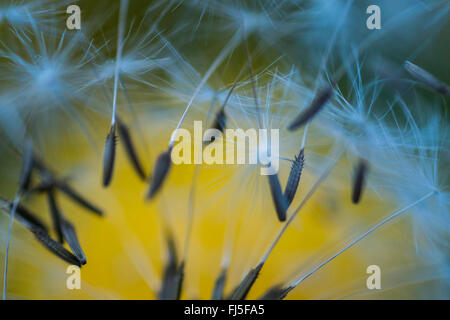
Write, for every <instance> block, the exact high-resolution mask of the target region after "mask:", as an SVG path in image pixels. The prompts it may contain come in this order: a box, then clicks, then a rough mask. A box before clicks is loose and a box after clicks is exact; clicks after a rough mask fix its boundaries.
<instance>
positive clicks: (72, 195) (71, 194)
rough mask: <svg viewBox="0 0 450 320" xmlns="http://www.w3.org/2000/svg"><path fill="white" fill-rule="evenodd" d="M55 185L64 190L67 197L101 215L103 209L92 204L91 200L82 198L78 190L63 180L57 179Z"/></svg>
mask: <svg viewBox="0 0 450 320" xmlns="http://www.w3.org/2000/svg"><path fill="white" fill-rule="evenodd" d="M55 187H56V188H58V189H59V190H61V191H62V192H64V193H65V194H66V195H67V196H68V197H70V198H72V200H74V201H75V202H77V203H78V204H79V205H81V206H83V207H85V208H86V209H88V210H90V211H92V212H94V213H96V214H98V215H103V210H102V209H99V208H98V207H96V206H95V205H93V204H92V203H91V202H89V201H88V200H86V199H85V198H83V197H82V196H81V195H80V194H79V193H78V192H76V191H75V190H74V189H73V188H71V187H70V186H69V185H67V184H66V183H64V182H60V181H58V182H57V183H56V184H55Z"/></svg>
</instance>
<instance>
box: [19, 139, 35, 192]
mask: <svg viewBox="0 0 450 320" xmlns="http://www.w3.org/2000/svg"><path fill="white" fill-rule="evenodd" d="M33 159H34V154H33V144H32V142H31V140H30V139H27V140H26V141H25V145H24V150H23V154H22V169H21V173H20V179H19V190H21V191H22V190H28V187H29V186H30V181H31V173H32V171H33V162H34V160H33Z"/></svg>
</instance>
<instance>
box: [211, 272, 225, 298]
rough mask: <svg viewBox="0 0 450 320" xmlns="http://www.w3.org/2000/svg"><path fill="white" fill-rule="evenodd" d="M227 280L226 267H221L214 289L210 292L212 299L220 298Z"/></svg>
mask: <svg viewBox="0 0 450 320" xmlns="http://www.w3.org/2000/svg"><path fill="white" fill-rule="evenodd" d="M226 280H227V269H226V268H223V269H222V271H221V272H220V274H219V276H218V277H217V279H216V282H215V284H214V289H213V292H212V297H211V299H212V300H222V299H223V290H224V289H225V282H226Z"/></svg>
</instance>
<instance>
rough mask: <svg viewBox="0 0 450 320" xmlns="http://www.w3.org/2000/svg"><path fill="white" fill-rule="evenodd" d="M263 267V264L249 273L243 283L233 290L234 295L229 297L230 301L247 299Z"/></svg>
mask: <svg viewBox="0 0 450 320" xmlns="http://www.w3.org/2000/svg"><path fill="white" fill-rule="evenodd" d="M263 265H264V263H263V262H261V263H259V264H258V265H257V266H256V267H255V268H253V269H252V270H250V271H249V273H247V275H246V276H245V277H244V279H243V280H242V281H241V283H239V285H238V286H237V287H236V289H234V290H233V293H232V294H231V296H230V297H229V299H230V300H244V299H245V298H246V297H247V294H248V293H249V291H250V289H251V288H252V286H253V284H254V283H255V281H256V278H258V275H259V272H260V271H261V269H262V267H263Z"/></svg>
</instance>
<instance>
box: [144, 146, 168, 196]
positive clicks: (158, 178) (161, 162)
mask: <svg viewBox="0 0 450 320" xmlns="http://www.w3.org/2000/svg"><path fill="white" fill-rule="evenodd" d="M171 152H172V148H170V147H169V149H168V150H167V151H165V152H163V153H161V154H160V155H159V157H158V159H157V160H156V164H155V171H154V172H153V179H152V182H151V185H150V190H149V192H148V196H147V197H148V198H149V199H152V198H153V197H154V196H155V195H156V193H157V192H158V191H159V190H160V189H161V187H162V185H163V183H164V181H165V180H166V178H167V174H168V173H169V170H170V166H171V163H172V160H171V158H170V153H171Z"/></svg>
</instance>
